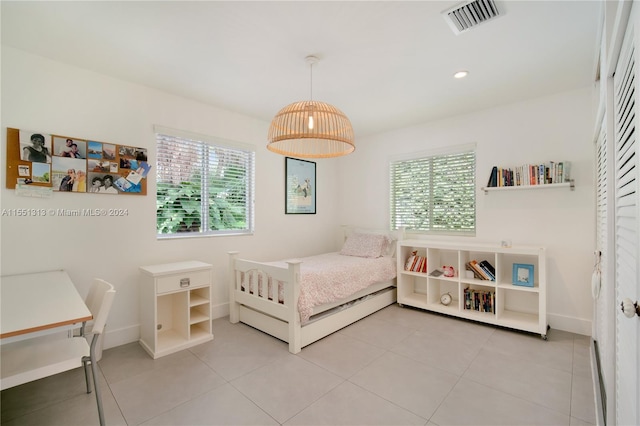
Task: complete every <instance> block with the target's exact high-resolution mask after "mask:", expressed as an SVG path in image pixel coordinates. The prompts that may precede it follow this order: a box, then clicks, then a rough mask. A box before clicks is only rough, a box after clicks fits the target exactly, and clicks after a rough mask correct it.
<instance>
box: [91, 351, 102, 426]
mask: <svg viewBox="0 0 640 426" xmlns="http://www.w3.org/2000/svg"><path fill="white" fill-rule="evenodd" d="M91 358H92V359H91V371H92V372H93V388H94V389H95V391H96V403H97V404H98V417H99V418H100V426H104V425H105V423H104V412H103V410H102V398H101V397H100V386H99V384H98V364H97V363H96V362H95V361H94V359H95V358H94V356H93V351H91Z"/></svg>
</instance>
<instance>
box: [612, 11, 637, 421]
mask: <svg viewBox="0 0 640 426" xmlns="http://www.w3.org/2000/svg"><path fill="white" fill-rule="evenodd" d="M636 5H637V4H636ZM633 9H636V7H635V6H634V7H633ZM637 13H638V12H637V11H635V12H634V11H632V14H631V17H632V19H630V20H629V28H627V33H626V35H625V39H624V42H623V45H622V50H621V52H620V57H619V59H618V64H617V66H616V72H615V75H614V87H615V94H614V99H615V122H616V124H615V128H616V129H615V130H616V135H615V154H614V156H615V158H614V167H615V182H614V184H615V199H614V211H615V261H616V264H615V269H616V273H615V281H616V282H615V286H616V301H617V306H619V304H620V302H621V301H622V300H623V299H624V298H625V297H628V298H630V299H631V300H634V301H636V300H638V296H640V290H639V286H640V279H639V277H638V275H639V274H640V268H639V267H638V262H639V260H640V258H639V255H638V246H639V245H640V241H639V235H640V234H639V232H638V231H639V230H638V228H639V226H638V220H639V216H638V205H639V203H638V197H639V196H638V168H639V163H638V152H637V151H638V142H637V140H636V139H637V136H636V134H637V133H636V127H637V126H636V122H637V120H638V117H637V114H636V96H635V95H636V84H637V81H638V75H637V67H636V63H635V46H636V45H638V44H637V42H636V39H635V31H634V27H633V23H634V22H635V21H636V20H637V18H636V17H637V16H638V15H637ZM639 344H640V319H639V318H638V317H637V316H635V317H634V318H627V317H625V316H624V315H623V314H622V312H621V311H620V309H619V308H618V311H617V314H616V419H617V422H616V423H617V424H618V425H638V424H640V414H639V411H638V410H639V409H640V408H639V407H640V390H639V389H638V387H639V386H640V367H639V366H638V363H639V361H640V357H639V355H640V348H639V347H638V345H639Z"/></svg>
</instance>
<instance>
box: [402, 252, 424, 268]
mask: <svg viewBox="0 0 640 426" xmlns="http://www.w3.org/2000/svg"><path fill="white" fill-rule="evenodd" d="M404 270H405V271H411V272H423V273H426V272H427V258H426V257H424V256H420V255H418V252H417V251H414V252H412V253H411V256H409V257H408V258H407V261H406V262H405V264H404Z"/></svg>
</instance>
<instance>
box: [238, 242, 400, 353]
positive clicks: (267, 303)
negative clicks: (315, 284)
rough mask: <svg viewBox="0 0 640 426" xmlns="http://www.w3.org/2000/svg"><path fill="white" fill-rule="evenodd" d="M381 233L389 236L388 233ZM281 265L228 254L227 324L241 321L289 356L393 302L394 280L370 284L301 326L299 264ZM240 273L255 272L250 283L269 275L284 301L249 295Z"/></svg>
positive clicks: (318, 309) (318, 311)
mask: <svg viewBox="0 0 640 426" xmlns="http://www.w3.org/2000/svg"><path fill="white" fill-rule="evenodd" d="M349 232H352V231H345V237H346V235H348V233H349ZM386 233H387V234H389V231H386ZM394 244H395V242H394ZM286 263H287V264H288V267H278V266H273V265H267V264H264V263H261V262H254V261H251V260H246V259H239V258H238V252H237V251H231V252H229V308H230V314H229V320H230V321H231V322H232V323H234V324H235V323H237V322H239V321H240V322H243V323H245V324H247V325H250V326H251V327H254V328H256V329H258V330H261V331H263V332H265V333H267V334H270V335H272V336H274V337H276V338H278V339H280V340H283V341H285V342H287V343H289V352H291V353H292V354H296V353H298V352H300V351H301V350H302V348H303V347H305V346H307V345H309V344H311V343H313V342H315V341H317V340H320V339H322V338H323V337H325V336H328V335H329V334H331V333H333V332H335V331H338V330H340V329H341V328H344V327H346V326H347V325H349V324H353V323H354V322H356V321H358V320H360V319H362V318H364V317H366V316H368V315H371V314H372V313H374V312H376V311H378V310H380V309H382V308H384V307H386V306H389V305H391V304H393V303H395V302H396V300H397V294H396V287H395V285H396V280H395V279H394V280H392V281H386V282H381V283H376V284H372V285H371V286H369V287H367V288H366V289H364V290H361V291H360V292H358V293H356V294H353V295H351V296H349V297H348V298H346V299H342V300H340V301H339V302H335V303H331V304H328V305H322V306H317V307H316V308H314V311H313V315H312V316H311V319H310V320H309V321H308V322H306V323H305V324H304V325H302V324H301V323H300V314H299V313H298V297H299V296H300V264H301V263H302V262H301V261H298V260H291V261H287V262H286ZM241 274H254V280H253V282H255V283H257V282H258V277H259V276H262V282H263V283H266V282H267V279H268V278H269V277H270V278H271V280H272V282H274V283H275V282H276V281H281V282H282V283H283V284H282V285H283V290H284V303H279V302H278V300H277V299H278V297H275V298H274V299H275V301H274V300H269V298H268V294H267V293H268V292H267V291H262V292H258V291H254V292H253V293H250V292H249V291H245V290H243V288H242V286H241ZM246 290H248V289H246ZM259 293H260V294H259ZM351 302H353V303H351ZM349 303H351V304H349Z"/></svg>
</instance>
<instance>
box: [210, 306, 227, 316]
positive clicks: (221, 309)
mask: <svg viewBox="0 0 640 426" xmlns="http://www.w3.org/2000/svg"><path fill="white" fill-rule="evenodd" d="M228 315H229V302H227V303H221V304H219V305H213V306H212V307H211V318H213V319H218V318H222V317H226V316H228Z"/></svg>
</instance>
